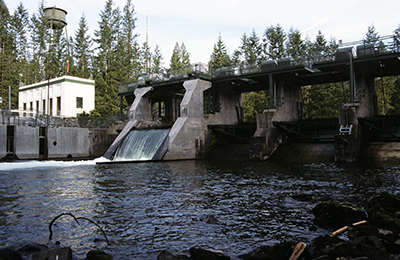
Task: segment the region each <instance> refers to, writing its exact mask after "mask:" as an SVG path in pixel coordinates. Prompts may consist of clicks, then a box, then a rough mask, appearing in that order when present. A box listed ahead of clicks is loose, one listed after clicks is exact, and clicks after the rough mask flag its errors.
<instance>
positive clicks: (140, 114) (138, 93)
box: [129, 87, 153, 121]
mask: <svg viewBox="0 0 400 260" xmlns="http://www.w3.org/2000/svg"><path fill="white" fill-rule="evenodd" d="M151 90H153V88H152V87H145V88H137V89H135V92H134V93H135V100H134V101H133V103H132V106H131V107H130V109H129V120H138V121H151V103H150V99H149V98H148V97H146V94H148V93H149V92H150V91H151Z"/></svg>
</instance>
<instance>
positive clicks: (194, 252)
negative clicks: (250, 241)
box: [189, 247, 231, 260]
mask: <svg viewBox="0 0 400 260" xmlns="http://www.w3.org/2000/svg"><path fill="white" fill-rule="evenodd" d="M189 252H190V256H191V257H192V259H193V260H204V259H207V260H229V259H231V258H230V257H229V256H227V255H225V254H224V253H223V252H221V251H219V250H207V249H202V248H198V247H192V248H190V249H189Z"/></svg>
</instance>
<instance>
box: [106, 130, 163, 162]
mask: <svg viewBox="0 0 400 260" xmlns="http://www.w3.org/2000/svg"><path fill="white" fill-rule="evenodd" d="M169 131H170V129H146V130H133V131H131V132H130V133H129V134H128V135H127V137H126V138H125V139H124V141H123V142H122V143H121V145H120V146H119V147H118V149H117V151H116V152H115V156H114V159H113V160H114V161H126V160H154V159H158V158H154V157H155V156H156V154H157V152H158V151H159V149H160V147H161V146H162V144H163V143H164V141H165V139H166V138H167V136H168V133H169Z"/></svg>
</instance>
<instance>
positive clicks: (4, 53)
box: [0, 0, 18, 108]
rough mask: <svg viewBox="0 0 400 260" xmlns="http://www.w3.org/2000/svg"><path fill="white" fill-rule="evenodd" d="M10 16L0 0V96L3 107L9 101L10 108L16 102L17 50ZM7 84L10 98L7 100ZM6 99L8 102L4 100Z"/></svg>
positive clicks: (0, 105) (13, 106)
mask: <svg viewBox="0 0 400 260" xmlns="http://www.w3.org/2000/svg"><path fill="white" fill-rule="evenodd" d="M10 22H11V16H10V13H9V11H8V8H7V6H6V4H5V3H4V1H3V0H0V97H2V98H3V103H2V104H0V107H2V108H5V107H7V106H8V104H9V102H10V105H11V107H12V108H15V107H17V104H18V77H17V69H16V59H17V55H16V53H17V51H16V48H15V45H14V41H13V38H14V35H13V34H12V32H11V29H10ZM9 86H10V87H11V100H8V96H9V95H8V94H9ZM6 101H8V102H6Z"/></svg>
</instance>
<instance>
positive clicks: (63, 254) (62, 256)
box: [32, 247, 72, 260]
mask: <svg viewBox="0 0 400 260" xmlns="http://www.w3.org/2000/svg"><path fill="white" fill-rule="evenodd" d="M71 259H72V250H71V248H70V247H61V248H54V249H48V250H43V251H40V252H37V253H34V254H33V256H32V260H71Z"/></svg>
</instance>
